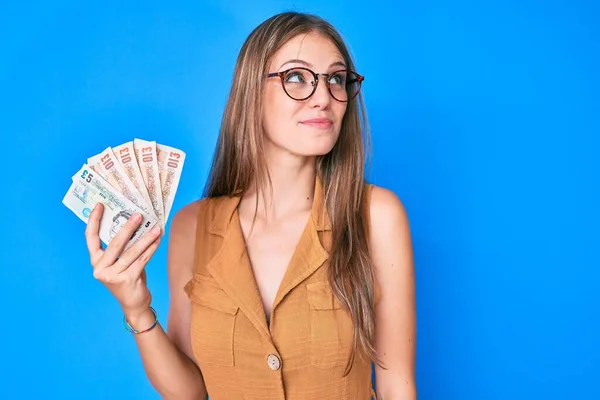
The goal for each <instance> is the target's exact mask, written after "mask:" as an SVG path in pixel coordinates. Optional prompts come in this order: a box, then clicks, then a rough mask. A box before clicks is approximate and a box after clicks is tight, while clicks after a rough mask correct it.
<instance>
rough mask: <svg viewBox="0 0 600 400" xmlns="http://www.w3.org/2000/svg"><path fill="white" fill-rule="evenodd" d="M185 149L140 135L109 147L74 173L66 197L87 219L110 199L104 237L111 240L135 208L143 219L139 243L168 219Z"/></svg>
mask: <svg viewBox="0 0 600 400" xmlns="http://www.w3.org/2000/svg"><path fill="white" fill-rule="evenodd" d="M184 161H185V153H184V152H183V151H181V150H179V149H176V148H174V147H170V146H166V145H163V144H159V143H156V142H155V141H147V140H142V139H134V140H132V141H129V142H127V143H123V144H121V145H119V146H115V147H110V146H109V147H107V148H106V149H104V151H102V152H101V153H99V154H96V155H95V156H92V157H89V158H88V159H87V162H86V163H84V164H83V166H82V167H81V168H80V169H79V171H77V173H76V174H75V175H73V176H72V178H71V180H72V183H71V186H70V187H69V190H68V191H67V193H66V194H65V196H64V198H63V200H62V202H63V204H64V205H65V206H66V207H67V208H69V209H70V210H71V211H72V212H73V213H74V214H75V215H77V216H78V217H79V218H80V219H81V220H82V221H83V222H85V223H87V222H88V218H89V216H90V213H91V211H92V209H93V208H94V206H95V205H96V203H98V202H102V203H103V204H104V212H103V215H102V219H101V221H100V232H99V235H100V239H101V240H102V241H103V242H104V243H105V244H107V245H108V243H110V241H111V240H112V238H113V237H114V236H115V235H116V234H117V232H118V231H119V230H120V229H121V227H122V226H123V225H124V224H125V222H127V220H128V219H129V217H131V215H133V214H134V213H140V214H141V215H142V223H141V224H140V227H139V228H138V230H137V231H136V232H135V233H134V234H133V236H132V237H131V239H130V240H129V242H128V244H127V246H126V247H125V248H126V249H127V248H129V247H130V246H131V245H133V244H134V243H135V242H136V241H137V240H138V239H139V238H140V237H142V236H143V235H144V233H146V232H147V231H149V230H150V229H152V227H153V226H154V225H156V224H159V225H160V227H161V228H163V230H164V227H165V225H166V224H167V221H168V219H169V215H170V213H171V208H172V207H173V200H174V199H175V194H176V192H177V187H178V186H179V180H180V177H181V171H182V169H183V163H184Z"/></svg>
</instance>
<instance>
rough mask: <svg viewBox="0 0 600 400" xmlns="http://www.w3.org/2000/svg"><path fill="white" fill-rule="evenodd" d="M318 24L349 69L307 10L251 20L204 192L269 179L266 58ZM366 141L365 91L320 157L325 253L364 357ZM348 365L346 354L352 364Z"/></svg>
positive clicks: (368, 316)
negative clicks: (327, 223) (254, 23)
mask: <svg viewBox="0 0 600 400" xmlns="http://www.w3.org/2000/svg"><path fill="white" fill-rule="evenodd" d="M310 32H317V33H319V34H322V35H324V36H326V37H328V38H330V39H331V40H332V42H333V43H334V44H335V45H336V46H337V48H338V49H339V51H340V53H341V55H342V57H343V58H344V60H345V62H346V65H347V68H348V69H352V70H354V63H353V61H352V59H351V56H350V53H349V51H348V48H347V47H346V45H345V44H344V41H343V39H342V37H341V35H340V34H339V33H338V32H337V31H336V29H335V28H334V27H333V26H332V25H331V24H330V23H328V22H327V21H325V20H323V19H322V18H320V17H318V16H315V15H312V14H305V13H297V12H286V13H281V14H278V15H275V16H273V17H271V18H269V19H268V20H266V21H265V22H263V23H262V24H260V25H259V26H258V27H256V28H255V29H254V30H253V31H252V32H251V33H250V35H249V37H248V38H247V40H246V41H245V43H244V44H243V46H242V48H241V50H240V53H239V56H238V59H237V62H236V65H235V70H234V76H233V82H232V85H231V91H230V93H229V98H228V100H227V104H226V106H225V111H224V114H223V119H222V122H221V129H220V132H219V138H218V141H217V147H216V150H215V154H214V159H213V163H212V166H211V170H210V173H209V177H208V182H207V185H206V188H205V192H204V196H206V197H218V196H231V195H234V194H238V193H244V192H245V191H246V190H247V189H249V188H250V187H251V185H253V184H254V185H256V187H257V188H258V190H264V188H265V187H267V183H269V182H270V180H269V173H268V170H267V166H266V162H265V160H264V158H263V154H264V148H265V136H264V134H263V129H262V126H263V125H262V120H261V118H262V115H263V113H262V111H263V110H262V107H263V102H262V93H263V85H264V83H265V75H266V74H267V68H268V65H269V62H270V60H271V58H272V57H273V56H274V54H275V53H276V52H277V50H278V49H279V48H280V47H281V46H283V45H284V44H285V43H286V42H287V41H288V40H290V39H292V38H294V37H295V36H297V35H301V34H306V33H310ZM369 145H370V137H369V129H368V124H367V118H366V112H365V108H364V103H363V99H362V95H361V94H360V93H359V95H358V96H357V97H356V98H354V99H353V100H352V101H351V102H349V103H348V106H347V109H346V113H345V115H344V118H343V121H342V125H341V131H340V134H339V138H338V141H337V143H336V144H335V146H334V147H333V149H332V150H331V151H330V152H329V153H328V154H326V155H324V156H320V157H318V159H317V174H318V176H319V178H320V179H321V181H322V183H323V188H324V193H325V202H326V208H327V212H328V214H329V217H330V220H331V227H332V235H333V237H332V239H333V242H332V243H333V244H332V248H331V250H330V255H329V260H330V264H329V270H328V279H329V282H330V284H331V289H332V291H333V293H334V295H335V296H336V297H337V299H338V300H339V302H340V303H341V305H342V307H343V308H344V309H346V310H347V311H348V312H349V314H350V316H351V318H352V321H353V326H354V342H353V344H354V345H353V351H352V357H351V358H350V361H351V360H352V359H353V358H354V356H355V352H356V350H357V349H360V350H362V351H363V352H364V354H365V355H366V356H367V357H368V358H369V359H371V360H372V359H374V358H377V357H376V356H375V354H376V352H375V348H374V336H375V335H374V319H375V318H374V313H375V312H374V304H373V301H374V300H373V299H374V278H373V274H372V266H371V261H370V257H369V249H368V230H367V228H368V210H366V204H365V199H366V192H365V187H366V185H365V178H364V175H365V166H366V162H367V156H368V154H369V152H368V148H369ZM348 365H350V362H349V364H348Z"/></svg>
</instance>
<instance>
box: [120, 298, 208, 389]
mask: <svg viewBox="0 0 600 400" xmlns="http://www.w3.org/2000/svg"><path fill="white" fill-rule="evenodd" d="M127 320H128V322H129V323H130V325H131V326H132V327H133V328H135V329H145V328H146V327H149V326H151V325H152V323H153V322H154V314H153V313H152V311H151V310H150V309H148V310H147V311H145V312H143V313H142V314H140V315H139V316H127ZM133 336H134V338H135V342H136V344H137V346H138V349H139V352H140V355H141V358H142V363H143V365H144V369H145V371H146V375H147V376H148V379H149V381H150V383H151V384H152V386H153V387H154V388H155V390H156V391H157V392H158V393H159V394H160V395H161V398H163V399H166V400H188V399H189V400H205V399H206V398H207V393H206V388H205V386H204V381H203V379H202V374H201V373H200V370H199V369H198V367H197V366H196V364H195V363H194V362H193V361H192V360H190V358H189V357H188V356H186V355H185V354H184V353H183V352H181V351H180V350H179V349H178V348H177V347H176V346H175V345H174V344H173V342H172V341H171V339H170V338H169V336H167V334H166V332H165V331H164V329H163V328H162V326H161V325H160V324H157V326H156V327H154V328H153V329H152V330H150V331H148V332H144V333H141V334H134V335H133Z"/></svg>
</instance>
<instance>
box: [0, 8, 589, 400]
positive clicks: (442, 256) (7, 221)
mask: <svg viewBox="0 0 600 400" xmlns="http://www.w3.org/2000/svg"><path fill="white" fill-rule="evenodd" d="M484 3H485V4H484ZM288 9H294V10H300V11H311V12H317V13H320V14H321V15H322V16H324V17H325V18H327V19H329V20H330V21H331V22H333V23H334V24H335V25H336V26H337V27H338V28H339V29H340V31H341V32H342V33H343V35H344V36H345V37H346V38H347V40H348V41H349V43H350V47H351V50H352V52H353V54H354V55H355V57H356V59H357V65H358V70H359V72H360V73H362V74H364V75H365V76H366V80H365V85H364V94H365V98H366V103H367V107H368V111H369V118H370V122H371V125H372V131H373V142H374V159H373V165H372V171H371V175H370V178H371V180H372V181H373V182H374V183H376V184H378V185H382V186H385V187H388V188H390V189H392V190H394V191H395V192H396V193H397V194H398V195H399V196H400V197H401V199H402V200H403V202H404V204H405V205H406V207H407V210H408V212H409V215H410V218H411V223H412V229H413V239H414V246H415V259H416V271H417V290H418V298H417V301H418V361H417V363H418V364H417V365H418V367H417V382H418V389H419V393H420V397H419V398H420V399H424V400H427V399H445V400H448V399H460V400H471V399H473V400H475V399H477V400H480V399H598V398H600V384H599V382H600V369H599V364H600V341H599V338H600V318H599V316H600V312H599V309H600V307H599V306H600V296H599V294H598V289H599V287H600V273H599V272H598V267H600V257H599V254H598V253H599V251H598V250H599V247H600V233H599V223H600V211H599V208H600V178H599V173H600V160H599V157H598V152H599V149H600V140H599V139H598V134H599V132H600V101H599V98H598V93H599V92H600V82H599V79H598V72H599V71H600V22H599V21H600V6H599V3H597V2H594V1H591V0H590V1H565V0H563V1H558V0H546V1H533V0H527V1H516V0H512V1H496V2H481V1H475V0H473V1H458V2H442V1H432V0H428V1H426V0H421V1H404V2H377V1H368V2H360V3H355V4H348V3H346V2H344V1H327V2H323V1H304V2H300V1H298V2H291V1H280V2H276V1H270V2H267V1H262V2H257V3H255V4H251V3H250V2H248V3H246V2H231V1H217V2H211V3H210V4H209V3H208V2H202V1H193V2H192V1H188V2H169V5H166V2H163V3H162V4H161V5H156V4H153V3H151V2H150V3H148V2H126V3H123V2H117V1H104V2H100V3H90V2H75V1H53V2H47V3H20V4H18V2H16V1H13V2H12V3H10V2H9V3H6V2H3V3H2V5H0V93H1V94H0V133H1V134H2V143H3V147H4V149H3V154H2V161H3V168H2V169H3V176H2V178H3V179H2V181H3V188H2V196H1V201H2V204H0V210H2V214H3V220H4V224H3V233H2V234H1V236H2V240H1V244H0V246H1V249H0V250H1V254H2V268H1V269H0V301H1V304H2V320H1V322H0V326H1V328H0V342H1V343H2V346H0V359H1V360H2V362H0V369H1V370H0V382H1V391H0V397H1V398H7V399H34V398H53V399H90V400H91V399H108V398H111V399H142V398H143V399H153V398H155V399H158V396H157V395H156V393H154V391H153V389H152V388H151V386H150V385H149V383H148V382H147V380H146V377H145V374H144V371H143V369H142V366H141V362H140V359H139V356H138V353H137V349H136V347H135V344H134V341H133V338H132V337H131V336H130V335H129V334H128V333H127V332H125V331H124V330H123V326H122V324H121V314H120V309H119V307H118V305H117V303H116V301H115V300H114V299H113V298H112V297H111V296H110V294H109V293H108V291H107V290H105V288H104V287H103V286H102V285H101V284H99V283H98V282H97V281H95V280H94V279H93V277H92V271H91V267H90V265H89V260H88V254H87V250H86V247H85V242H84V236H83V232H84V224H83V223H82V222H81V221H80V220H78V219H77V218H76V217H75V215H73V214H72V213H70V211H69V210H68V209H67V208H66V207H64V206H63V205H62V204H61V199H62V197H63V195H64V193H65V192H66V190H67V188H68V187H69V185H70V178H71V176H72V175H73V174H74V173H75V172H76V171H77V170H78V169H79V167H80V166H81V165H82V163H83V162H84V161H85V160H86V158H87V157H88V156H91V155H94V154H96V153H98V152H100V151H102V150H103V149H104V148H105V147H106V146H108V145H117V144H120V143H122V142H125V141H128V140H131V139H133V138H134V137H141V138H145V139H148V140H156V141H158V142H159V143H165V144H169V145H172V146H175V147H179V148H181V149H183V150H184V151H186V152H187V156H188V158H187V161H186V164H185V170H184V173H183V177H182V181H181V184H180V187H179V192H178V195H177V198H176V201H175V205H174V209H173V213H174V212H176V211H177V210H178V209H180V208H181V207H182V206H183V205H185V204H187V203H189V202H191V201H194V200H195V199H197V198H198V196H199V195H200V193H201V190H202V188H203V185H204V181H205V178H206V174H207V169H208V165H209V162H210V157H211V155H212V151H213V146H214V144H215V141H216V137H217V131H218V127H219V123H220V118H221V112H222V110H223V106H224V102H225V99H226V95H227V91H228V88H229V85H230V78H231V74H232V70H233V66H234V62H235V58H236V56H237V52H238V50H239V48H240V46H241V45H242V42H243V41H244V40H245V38H246V36H247V35H248V33H249V32H250V31H251V30H252V29H253V28H254V27H255V26H256V25H257V24H259V23H260V22H261V21H262V20H264V19H266V18H267V17H269V16H271V15H272V14H273V13H276V12H279V11H284V10H288ZM147 271H148V274H149V285H150V288H151V291H152V293H153V296H154V306H155V308H156V309H157V311H158V313H159V316H160V320H161V322H162V323H163V324H165V323H166V312H167V306H168V303H167V301H168V292H167V281H166V245H165V243H163V245H161V247H160V249H159V250H158V252H157V253H156V255H155V257H154V258H153V259H152V261H151V263H150V264H149V265H148V267H147Z"/></svg>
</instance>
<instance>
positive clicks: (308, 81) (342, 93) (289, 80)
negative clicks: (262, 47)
mask: <svg viewBox="0 0 600 400" xmlns="http://www.w3.org/2000/svg"><path fill="white" fill-rule="evenodd" d="M319 75H320V76H323V77H325V78H326V79H325V81H324V82H325V85H326V86H327V90H328V91H329V93H330V94H331V96H332V97H333V98H334V99H336V100H337V101H340V102H344V103H345V102H349V101H350V100H352V99H353V98H354V97H356V95H357V94H358V92H359V91H360V87H361V84H362V81H363V80H364V79H365V77H364V76H362V75H360V74H358V73H356V72H354V71H350V70H347V69H342V70H338V71H334V72H332V73H329V74H317V73H316V72H313V71H312V70H310V69H308V68H304V67H295V68H290V69H287V70H285V71H281V72H272V73H270V74H268V75H267V77H269V78H272V77H275V76H278V77H279V78H280V79H281V86H283V90H284V91H285V93H286V94H287V95H288V96H289V97H291V98H292V99H294V100H306V99H308V98H309V97H310V96H312V95H313V94H314V93H315V91H316V90H317V85H318V84H319Z"/></svg>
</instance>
